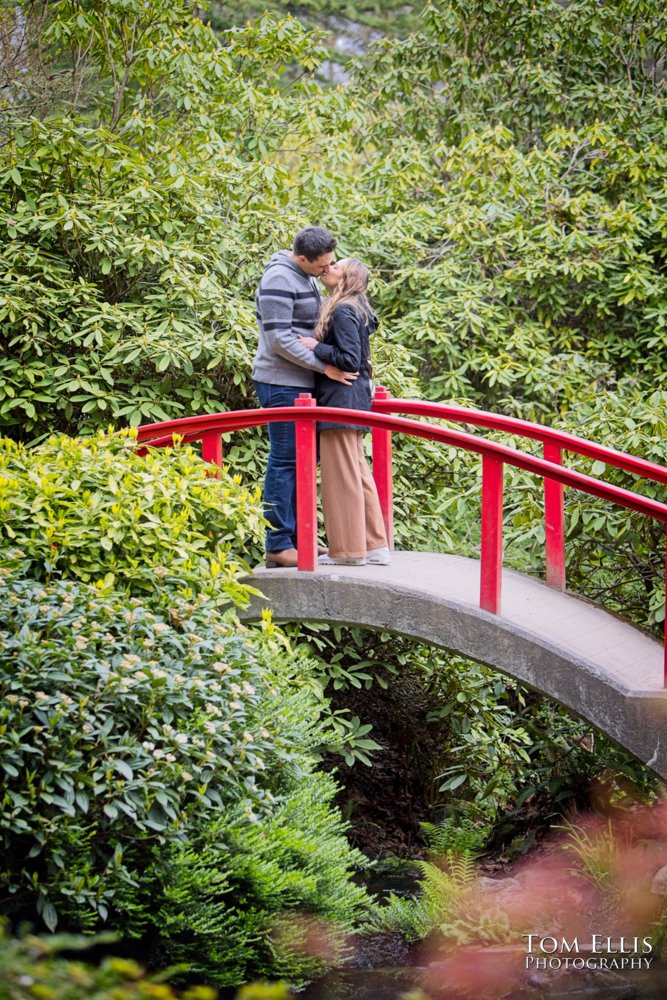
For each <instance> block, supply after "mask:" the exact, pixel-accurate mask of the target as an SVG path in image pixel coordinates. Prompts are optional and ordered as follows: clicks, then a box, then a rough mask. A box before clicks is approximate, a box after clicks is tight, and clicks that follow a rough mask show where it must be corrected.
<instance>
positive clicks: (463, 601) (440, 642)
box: [241, 552, 667, 779]
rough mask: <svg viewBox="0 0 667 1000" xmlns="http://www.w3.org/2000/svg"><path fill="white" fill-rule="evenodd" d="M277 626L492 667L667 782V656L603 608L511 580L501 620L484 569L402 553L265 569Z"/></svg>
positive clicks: (261, 574) (455, 559) (506, 579)
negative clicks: (483, 586) (377, 640)
mask: <svg viewBox="0 0 667 1000" xmlns="http://www.w3.org/2000/svg"><path fill="white" fill-rule="evenodd" d="M248 582H252V583H253V585H254V586H256V587H257V588H258V589H259V590H261V591H262V593H263V594H264V599H258V598H255V599H253V601H252V603H251V605H250V607H249V608H248V609H247V611H245V612H243V613H242V615H241V617H243V618H245V619H246V620H252V619H255V618H257V617H258V616H259V615H260V613H261V609H262V608H263V607H269V608H271V609H272V611H273V615H274V618H275V619H276V621H313V622H332V623H339V624H349V625H364V626H367V627H369V628H372V629H379V630H382V631H388V632H394V633H397V634H400V635H406V636H411V637H413V638H416V639H420V640H422V641H424V642H428V643H433V644H434V645H436V646H440V647H442V648H444V649H448V650H452V651H454V652H457V653H460V654H461V655H462V656H465V657H468V658H469V659H472V660H476V661H478V662H480V663H485V664H487V665H488V666H490V667H494V668H496V669H498V670H500V671H502V672H503V673H505V674H508V675H510V676H512V677H515V678H517V679H518V680H520V681H522V682H523V683H525V684H527V685H529V686H530V687H532V688H534V689H536V690H537V691H540V692H542V693H544V694H546V695H548V696H549V697H550V698H554V699H555V700H557V701H559V702H561V703H562V704H563V705H566V706H567V707H568V708H570V709H572V710H573V711H574V712H576V713H577V714H578V715H580V716H582V717H583V718H585V719H587V720H588V721H590V722H591V723H592V724H593V725H594V726H596V727H597V728H599V729H600V730H602V731H603V732H605V733H607V734H608V735H609V736H610V737H611V738H612V739H614V740H616V741H617V742H618V743H620V744H621V745H622V746H624V747H626V748H627V749H628V750H630V751H631V752H632V753H633V754H635V756H637V757H638V758H639V759H641V760H642V761H644V763H646V764H647V765H648V766H649V767H651V768H652V769H653V770H654V771H656V772H657V773H658V774H659V775H660V776H661V777H663V778H666V779H667V691H665V689H664V688H663V666H664V660H663V648H662V645H661V644H660V643H658V642H657V641H656V640H655V639H653V638H652V637H650V636H648V635H646V634H645V633H644V632H642V631H641V630H640V629H638V628H636V627H635V626H633V625H631V624H629V623H628V622H626V621H623V620H622V619H620V618H618V617H616V616H615V615H613V614H611V613H610V612H608V611H605V610H604V609H603V608H601V607H599V606H597V605H595V604H592V603H590V602H588V601H586V600H583V599H582V598H579V597H576V596H574V595H572V594H562V593H559V592H557V591H554V590H551V589H550V588H549V587H547V586H546V584H545V583H543V582H542V581H540V580H537V579H535V578H534V577H529V576H525V575H523V574H521V573H517V572H515V571H513V570H508V569H505V570H503V597H502V608H501V614H499V615H492V614H489V613H488V612H486V611H482V610H481V609H480V607H479V562H478V561H477V560H474V559H466V558H463V557H462V556H455V555H443V554H439V553H432V552H395V553H393V558H392V562H391V565H389V566H350V567H346V566H326V567H325V566H321V567H318V569H317V570H316V571H315V572H314V573H303V572H299V571H298V570H287V569H279V570H267V569H258V570H257V571H256V573H255V575H254V576H253V577H252V579H251V580H249V581H248Z"/></svg>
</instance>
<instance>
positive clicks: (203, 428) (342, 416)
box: [138, 406, 667, 523]
mask: <svg viewBox="0 0 667 1000" xmlns="http://www.w3.org/2000/svg"><path fill="white" fill-rule="evenodd" d="M288 420H306V421H309V422H311V423H315V422H317V421H320V420H326V421H329V422H332V423H340V424H350V423H358V424H362V423H363V425H364V426H367V427H377V428H378V429H380V430H385V431H392V432H393V433H399V434H408V435H410V436H412V437H420V438H426V439H427V440H429V441H439V442H441V443H442V444H451V445H455V446H457V447H459V448H464V449H465V450H466V451H474V452H477V454H479V455H482V456H487V457H489V458H494V459H496V460H497V461H502V462H506V463H507V464H508V465H515V466H516V467H517V468H519V469H524V470H525V471H526V472H532V473H534V474H535V475H538V476H542V477H548V478H550V479H554V480H556V482H559V483H562V484H563V485H564V486H570V487H573V488H574V489H578V490H581V491H583V492H584V493H590V494H592V495H593V496H596V497H600V498H601V499H602V500H610V501H611V502H612V503H617V504H619V505H620V506H621V507H627V508H629V509H630V510H635V511H638V512H639V513H641V514H647V515H648V516H649V517H655V518H657V519H658V520H660V521H664V522H665V523H667V504H664V503H660V501H659V500H653V499H652V498H651V497H644V496H642V495H641V494H638V493H633V492H632V491H631V490H626V489H623V488H622V487H620V486H614V485H613V484H612V483H605V482H603V481H602V480H599V479H596V478H595V477H594V476H587V475H585V474H584V473H582V472H575V471H574V470H573V469H566V468H564V467H563V466H560V465H558V464H556V463H555V462H548V461H546V460H545V459H543V458H537V457H536V456H535V455H529V454H527V453H526V452H523V451H517V450H516V449H515V448H510V447H508V446H507V445H504V444H498V443H497V442H496V441H487V440H486V439H485V438H480V437H477V436H476V435H474V434H468V433H466V432H465V431H455V430H449V428H446V427H434V426H433V425H432V424H423V423H420V422H419V421H416V420H408V419H406V418H405V417H392V416H388V415H386V414H381V413H367V412H360V411H359V410H344V409H342V408H340V407H333V406H318V407H316V408H313V409H310V408H306V407H304V408H303V409H300V410H297V409H296V408H295V407H292V406H276V407H272V408H271V409H256V410H231V411H230V412H228V413H214V414H206V415H204V416H201V417H199V416H197V417H183V418H182V419H180V420H171V421H168V422H167V423H165V424H146V425H144V426H143V427H141V428H139V434H138V438H139V440H140V441H142V442H143V443H145V446H146V447H147V448H164V447H168V446H170V445H172V444H173V438H174V435H177V436H178V437H179V438H180V439H182V440H183V441H184V442H185V443H192V442H193V441H198V440H199V439H200V438H201V437H202V436H203V435H204V434H210V433H212V432H213V433H218V434H227V433H230V432H232V431H237V430H243V429H246V428H249V427H262V426H263V425H265V424H272V423H284V422H285V421H288ZM166 426H169V433H168V434H162V435H160V436H159V437H157V436H156V437H151V436H150V435H151V433H155V431H156V430H157V429H158V428H159V429H161V430H162V429H164V428H165V427H166ZM142 451H143V449H142ZM664 471H665V473H666V475H667V470H664Z"/></svg>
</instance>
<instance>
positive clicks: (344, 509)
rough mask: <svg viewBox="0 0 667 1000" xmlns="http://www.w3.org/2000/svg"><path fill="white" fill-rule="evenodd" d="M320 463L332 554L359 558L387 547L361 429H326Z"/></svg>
mask: <svg viewBox="0 0 667 1000" xmlns="http://www.w3.org/2000/svg"><path fill="white" fill-rule="evenodd" d="M320 466H321V469H322V510H323V511H324V527H325V529H326V533H327V541H328V543H329V555H330V556H333V557H335V558H338V559H357V558H360V557H361V556H365V555H366V552H367V551H368V550H369V549H378V548H381V547H382V546H386V544H387V536H386V534H385V530H384V521H383V520H382V511H381V510H380V501H379V500H378V494H377V489H376V487H375V481H374V479H373V476H372V475H371V470H370V469H369V467H368V462H367V461H366V456H365V455H364V448H363V443H362V434H361V431H355V430H350V429H347V428H345V429H342V430H336V431H322V433H321V434H320Z"/></svg>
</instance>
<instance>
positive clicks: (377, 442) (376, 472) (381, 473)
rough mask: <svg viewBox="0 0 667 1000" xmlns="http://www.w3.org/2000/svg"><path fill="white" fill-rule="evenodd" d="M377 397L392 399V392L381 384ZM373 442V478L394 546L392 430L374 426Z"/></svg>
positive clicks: (391, 547)
mask: <svg viewBox="0 0 667 1000" xmlns="http://www.w3.org/2000/svg"><path fill="white" fill-rule="evenodd" d="M375 399H376V400H377V401H378V402H379V401H380V400H385V399H391V393H390V392H389V390H388V389H385V388H384V386H381V385H379V386H378V387H377V389H376V390H375ZM372 439H373V440H372V443H373V478H374V479H375V485H376V487H377V491H378V498H379V500H380V509H381V510H382V518H383V520H384V529H385V532H386V534H387V544H388V545H389V548H390V549H393V547H394V468H393V459H392V445H391V431H385V430H383V429H382V428H381V427H374V428H373V432H372Z"/></svg>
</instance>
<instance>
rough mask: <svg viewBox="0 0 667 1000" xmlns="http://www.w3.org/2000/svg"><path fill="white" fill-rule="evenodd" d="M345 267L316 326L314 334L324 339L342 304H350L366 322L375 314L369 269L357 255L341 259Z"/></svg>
mask: <svg viewBox="0 0 667 1000" xmlns="http://www.w3.org/2000/svg"><path fill="white" fill-rule="evenodd" d="M339 264H341V265H342V268H343V276H342V278H341V279H340V281H339V282H338V284H337V285H336V287H335V288H334V290H333V292H332V293H331V295H329V296H328V297H327V299H326V301H325V303H324V306H323V308H322V312H321V313H320V318H319V319H318V321H317V325H316V326H315V332H314V336H315V338H316V339H317V340H322V338H323V337H324V334H325V333H326V329H327V325H328V323H329V320H330V318H331V314H332V312H333V311H334V309H335V308H336V306H340V305H343V304H345V305H350V306H352V308H353V309H356V311H357V312H358V313H359V315H360V316H361V317H362V318H363V320H364V321H365V322H368V320H369V319H370V318H371V316H373V315H374V313H373V307H372V306H371V304H370V301H369V298H368V295H367V294H366V289H367V288H368V277H369V271H368V268H367V267H366V265H365V264H362V263H361V261H360V260H357V259H356V257H346V258H345V259H344V260H341V261H339Z"/></svg>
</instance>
